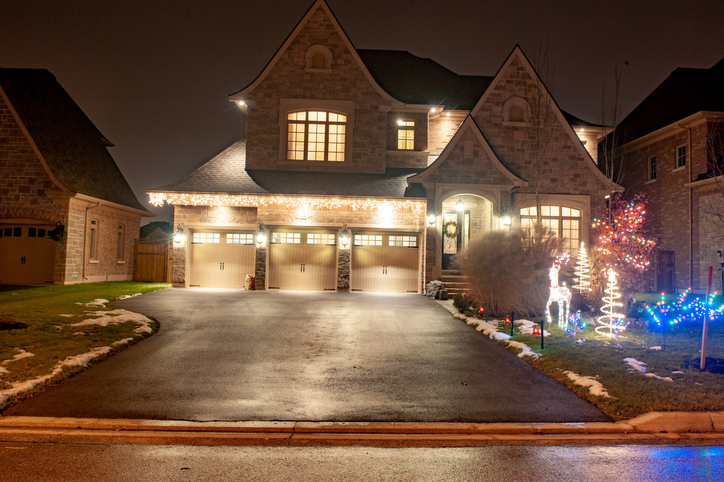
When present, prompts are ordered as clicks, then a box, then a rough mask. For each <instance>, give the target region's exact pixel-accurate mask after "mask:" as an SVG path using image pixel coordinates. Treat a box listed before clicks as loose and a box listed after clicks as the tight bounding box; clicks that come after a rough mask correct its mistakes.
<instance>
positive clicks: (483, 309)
mask: <svg viewBox="0 0 724 482" xmlns="http://www.w3.org/2000/svg"><path fill="white" fill-rule="evenodd" d="M478 313H480V314H481V315H484V314H485V306H483V305H480V308H478Z"/></svg>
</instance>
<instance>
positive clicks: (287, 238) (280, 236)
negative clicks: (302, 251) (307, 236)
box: [272, 233, 302, 244]
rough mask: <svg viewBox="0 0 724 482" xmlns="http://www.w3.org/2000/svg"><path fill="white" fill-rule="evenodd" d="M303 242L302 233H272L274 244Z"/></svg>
mask: <svg viewBox="0 0 724 482" xmlns="http://www.w3.org/2000/svg"><path fill="white" fill-rule="evenodd" d="M301 242H302V235H301V234H300V233H272V243H273V244H300V243H301Z"/></svg>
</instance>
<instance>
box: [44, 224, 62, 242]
mask: <svg viewBox="0 0 724 482" xmlns="http://www.w3.org/2000/svg"><path fill="white" fill-rule="evenodd" d="M64 232H65V226H63V223H61V222H60V221H58V222H57V223H55V229H53V230H51V231H48V236H47V237H48V238H50V239H52V240H53V241H58V240H59V239H60V238H62V237H63V233H64Z"/></svg>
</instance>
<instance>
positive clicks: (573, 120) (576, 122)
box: [561, 109, 606, 127]
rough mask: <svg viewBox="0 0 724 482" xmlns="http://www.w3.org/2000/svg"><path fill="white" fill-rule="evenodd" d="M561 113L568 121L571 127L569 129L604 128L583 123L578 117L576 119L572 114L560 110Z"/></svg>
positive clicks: (599, 125)
mask: <svg viewBox="0 0 724 482" xmlns="http://www.w3.org/2000/svg"><path fill="white" fill-rule="evenodd" d="M561 113H562V114H563V117H565V119H566V120H567V121H568V123H569V124H570V125H571V127H606V126H603V125H601V124H594V123H593V122H588V121H584V120H583V119H581V118H580V117H576V116H574V115H573V114H569V113H568V112H566V111H564V110H563V109H561Z"/></svg>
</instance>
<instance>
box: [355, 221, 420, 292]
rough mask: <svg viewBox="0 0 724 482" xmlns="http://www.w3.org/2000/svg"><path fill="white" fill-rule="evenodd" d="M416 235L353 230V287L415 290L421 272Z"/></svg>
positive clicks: (379, 290) (356, 289)
mask: <svg viewBox="0 0 724 482" xmlns="http://www.w3.org/2000/svg"><path fill="white" fill-rule="evenodd" d="M418 244H419V243H418V235H417V234H415V233H410V234H397V233H395V234H377V233H373V234H355V235H354V237H353V243H352V273H351V278H352V279H351V289H352V291H376V292H385V293H417V292H418V286H419V284H418V279H419V276H420V269H419V266H420V249H419V247H418Z"/></svg>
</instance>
